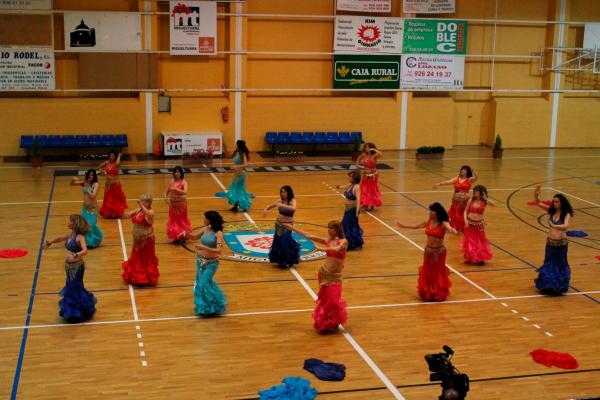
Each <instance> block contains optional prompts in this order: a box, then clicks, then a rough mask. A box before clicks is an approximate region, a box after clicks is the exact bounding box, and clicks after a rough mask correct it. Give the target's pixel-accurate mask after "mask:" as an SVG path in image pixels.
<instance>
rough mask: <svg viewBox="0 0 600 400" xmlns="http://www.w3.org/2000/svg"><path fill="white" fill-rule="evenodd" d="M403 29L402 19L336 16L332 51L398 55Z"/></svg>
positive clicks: (400, 48)
mask: <svg viewBox="0 0 600 400" xmlns="http://www.w3.org/2000/svg"><path fill="white" fill-rule="evenodd" d="M403 29H404V19H403V18H391V17H390V18H386V17H359V16H352V15H344V16H337V17H336V18H335V33H334V44H333V51H334V52H336V53H346V54H352V53H383V54H400V53H402V31H403Z"/></svg>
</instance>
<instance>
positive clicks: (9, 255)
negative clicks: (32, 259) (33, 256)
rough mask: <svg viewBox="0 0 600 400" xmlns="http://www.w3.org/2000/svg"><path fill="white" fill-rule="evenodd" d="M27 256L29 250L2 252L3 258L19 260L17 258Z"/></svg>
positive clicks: (0, 251)
mask: <svg viewBox="0 0 600 400" xmlns="http://www.w3.org/2000/svg"><path fill="white" fill-rule="evenodd" d="M27 254H28V252H27V250H23V249H6V250H0V257H1V258H17V257H23V256H26V255H27Z"/></svg>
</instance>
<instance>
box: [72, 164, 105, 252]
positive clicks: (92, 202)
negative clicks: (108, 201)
mask: <svg viewBox="0 0 600 400" xmlns="http://www.w3.org/2000/svg"><path fill="white" fill-rule="evenodd" d="M71 185H73V186H81V190H82V191H83V207H82V209H81V216H82V217H83V218H84V219H85V220H86V222H87V223H88V225H89V226H90V231H89V232H88V233H86V235H85V241H86V243H87V247H88V248H89V249H93V248H94V247H98V246H100V242H102V238H103V237H104V234H103V233H102V231H101V230H100V228H98V225H96V224H97V222H98V200H97V197H98V188H99V186H100V185H99V184H98V176H97V175H96V170H95V169H88V170H87V171H86V173H85V178H84V179H81V178H73V180H72V181H71Z"/></svg>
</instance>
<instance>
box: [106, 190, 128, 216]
mask: <svg viewBox="0 0 600 400" xmlns="http://www.w3.org/2000/svg"><path fill="white" fill-rule="evenodd" d="M126 209H127V200H126V198H125V193H124V192H123V188H122V187H121V182H115V183H107V184H106V186H105V188H104V200H103V201H102V207H100V215H102V216H103V217H104V218H121V217H122V216H123V213H124V212H125V210H126Z"/></svg>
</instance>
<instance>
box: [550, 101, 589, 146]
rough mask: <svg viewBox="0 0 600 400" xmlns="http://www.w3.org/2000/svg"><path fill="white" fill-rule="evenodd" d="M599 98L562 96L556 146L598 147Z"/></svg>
mask: <svg viewBox="0 0 600 400" xmlns="http://www.w3.org/2000/svg"><path fill="white" fill-rule="evenodd" d="M599 111H600V98H598V97H596V98H595V99H585V98H563V99H561V102H560V113H559V114H558V131H557V134H556V144H557V146H558V147H600V119H599V118H598V113H599Z"/></svg>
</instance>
